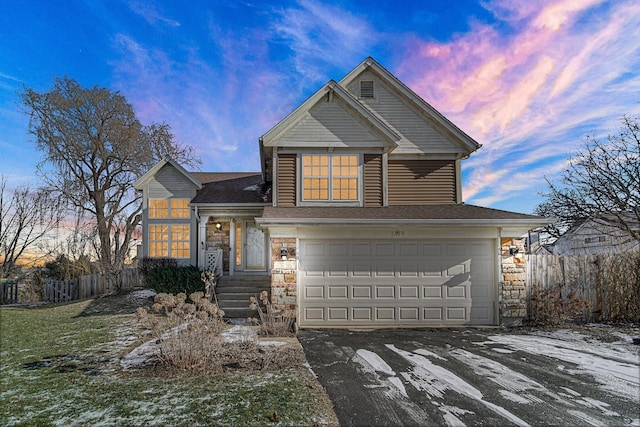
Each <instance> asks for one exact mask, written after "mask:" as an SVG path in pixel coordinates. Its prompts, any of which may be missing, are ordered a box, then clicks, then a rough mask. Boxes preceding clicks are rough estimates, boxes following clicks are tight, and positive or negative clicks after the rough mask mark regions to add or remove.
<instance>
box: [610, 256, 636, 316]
mask: <svg viewBox="0 0 640 427" xmlns="http://www.w3.org/2000/svg"><path fill="white" fill-rule="evenodd" d="M600 276H601V277H600V280H601V282H602V288H603V289H602V294H603V295H602V297H603V299H604V302H605V304H604V311H605V312H604V313H603V318H604V319H606V320H609V321H613V322H632V323H640V250H635V251H628V252H626V253H623V254H620V255H618V256H610V257H606V258H603V259H602V261H601V265H600Z"/></svg>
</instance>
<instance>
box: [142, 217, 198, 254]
mask: <svg viewBox="0 0 640 427" xmlns="http://www.w3.org/2000/svg"><path fill="white" fill-rule="evenodd" d="M189 233H190V227H189V225H188V224H185V225H166V224H159V225H149V256H150V257H151V258H189V257H190V248H189V246H190V245H189V240H190V239H189Z"/></svg>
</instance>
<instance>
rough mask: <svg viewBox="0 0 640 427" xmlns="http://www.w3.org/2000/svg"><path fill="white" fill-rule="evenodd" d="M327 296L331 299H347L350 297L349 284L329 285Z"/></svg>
mask: <svg viewBox="0 0 640 427" xmlns="http://www.w3.org/2000/svg"><path fill="white" fill-rule="evenodd" d="M327 296H328V298H330V299H347V298H348V297H349V291H348V288H347V286H329V292H327Z"/></svg>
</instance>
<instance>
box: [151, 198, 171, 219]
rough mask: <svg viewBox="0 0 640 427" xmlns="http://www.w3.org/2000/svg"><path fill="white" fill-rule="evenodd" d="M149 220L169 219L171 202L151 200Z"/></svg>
mask: <svg viewBox="0 0 640 427" xmlns="http://www.w3.org/2000/svg"><path fill="white" fill-rule="evenodd" d="M149 218H169V201H168V200H157V199H150V200H149Z"/></svg>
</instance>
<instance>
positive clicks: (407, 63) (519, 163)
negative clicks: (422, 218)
mask: <svg viewBox="0 0 640 427" xmlns="http://www.w3.org/2000/svg"><path fill="white" fill-rule="evenodd" d="M534 4H535V7H533V5H534ZM483 5H484V6H485V7H486V8H487V10H489V11H490V12H492V13H493V14H494V15H495V16H496V17H498V18H500V19H501V20H502V21H503V23H504V24H507V25H509V26H511V31H506V32H505V31H500V32H498V30H497V29H496V28H498V26H497V25H491V26H490V25H489V24H481V23H478V22H474V23H473V24H472V28H471V30H470V31H469V32H468V33H464V34H458V35H457V36H456V37H454V38H453V39H452V40H451V41H449V42H435V41H430V40H421V39H418V38H415V37H414V38H412V39H411V40H410V41H409V42H408V44H407V47H406V50H407V54H406V55H405V59H404V60H403V61H402V62H401V63H400V64H399V66H398V68H397V71H396V73H397V75H398V76H399V77H400V79H401V80H403V81H405V82H406V83H407V84H408V85H409V86H410V87H412V88H413V89H414V90H416V92H418V94H420V95H421V96H423V97H424V98H425V99H426V100H427V101H428V102H430V103H431V104H433V105H434V107H436V108H437V109H439V110H440V111H441V112H442V113H443V114H445V115H446V116H447V117H448V118H450V119H451V120H452V121H453V122H455V123H456V124H457V125H459V126H460V127H461V128H462V129H463V130H465V132H467V133H469V134H470V135H471V136H473V137H474V138H476V139H477V140H478V142H480V143H482V144H483V148H482V149H481V150H479V151H478V152H477V153H474V155H473V156H472V157H471V159H470V160H468V161H466V162H464V163H463V168H465V170H466V173H465V185H464V195H465V199H466V200H467V201H470V202H475V203H487V204H495V203H498V202H499V201H501V200H508V199H509V198H518V197H522V194H523V192H526V191H527V189H528V190H529V191H533V190H535V189H536V188H538V187H540V185H543V184H544V177H545V176H549V177H550V178H553V177H555V176H557V174H558V173H560V171H561V170H562V167H559V165H562V164H563V161H564V160H563V159H565V158H566V156H567V155H568V154H570V153H573V152H574V151H575V150H576V149H577V148H578V143H579V141H580V139H581V138H582V137H583V136H584V135H585V133H591V132H596V133H606V132H607V130H611V128H612V127H616V126H617V125H618V123H617V118H619V117H621V116H622V115H623V114H625V113H626V114H634V111H628V108H629V105H633V104H634V103H635V104H636V105H638V104H637V103H638V101H639V100H638V99H636V100H635V101H634V100H633V99H632V98H633V97H634V96H635V97H637V96H638V95H637V93H638V92H637V91H636V92H634V91H633V90H631V88H638V87H640V76H639V73H638V71H637V70H638V69H640V44H638V43H637V40H636V39H635V38H634V37H633V36H632V35H633V34H635V33H637V28H640V4H638V3H637V2H634V1H628V0H627V1H617V2H605V1H601V0H589V1H577V0H576V1H574V0H556V1H551V0H550V1H545V2H541V3H540V2H520V1H505V0H501V1H489V2H485V3H483ZM540 5H541V6H540ZM635 111H640V109H639V108H635ZM537 165H540V166H537ZM523 169H527V170H532V171H533V172H532V173H528V174H526V176H525V175H523V174H522V172H521V171H522V170H523ZM518 176H521V177H523V179H522V180H520V181H519V183H518V184H517V185H514V182H516V181H517V180H516V181H514V179H513V177H518ZM507 177H508V178H507ZM524 178H526V179H524ZM528 209H529V208H528Z"/></svg>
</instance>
